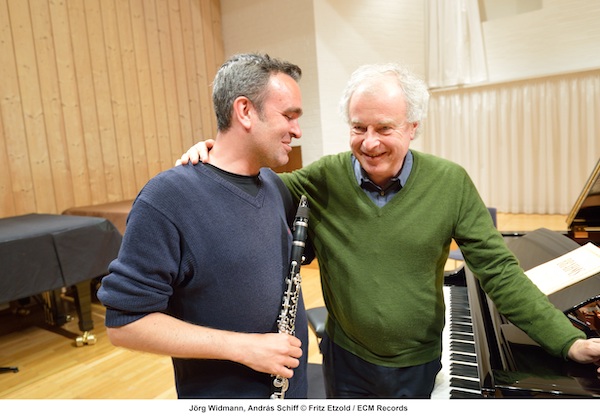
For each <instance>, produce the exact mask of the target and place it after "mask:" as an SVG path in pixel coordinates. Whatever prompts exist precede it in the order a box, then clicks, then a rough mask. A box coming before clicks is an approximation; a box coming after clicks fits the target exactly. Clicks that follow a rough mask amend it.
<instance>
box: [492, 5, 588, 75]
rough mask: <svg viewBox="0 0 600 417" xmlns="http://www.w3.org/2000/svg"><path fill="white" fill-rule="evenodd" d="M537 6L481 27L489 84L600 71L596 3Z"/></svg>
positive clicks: (493, 20) (494, 20)
mask: <svg viewBox="0 0 600 417" xmlns="http://www.w3.org/2000/svg"><path fill="white" fill-rule="evenodd" d="M496 1H504V0H496ZM542 3H543V4H542V7H541V8H540V9H537V10H532V11H530V12H524V13H515V14H512V15H509V16H505V17H502V18H497V19H491V20H488V21H485V22H483V36H484V42H485V47H486V54H487V63H488V70H489V77H490V81H502V80H513V79H520V78H530V77H536V76H540V75H551V74H560V73H565V72H570V71H578V70H584V69H591V68H598V67H600V1H597V0H591V1H590V0H544V1H543V2H542Z"/></svg>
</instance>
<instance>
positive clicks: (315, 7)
mask: <svg viewBox="0 0 600 417" xmlns="http://www.w3.org/2000/svg"><path fill="white" fill-rule="evenodd" d="M425 1H426V0H369V1H366V0H221V8H222V18H223V39H224V43H225V52H226V54H231V53H234V52H241V51H254V50H261V51H265V52H269V53H271V54H272V55H274V56H278V57H281V58H285V59H288V60H290V61H292V62H295V63H297V64H299V65H300V66H301V67H302V68H303V70H304V77H303V81H302V89H303V94H304V107H305V116H303V117H302V119H301V125H302V127H303V130H304V136H303V138H302V139H301V144H302V149H303V160H304V163H309V162H312V161H313V160H315V159H317V158H319V157H320V156H322V155H324V154H329V153H336V152H339V151H343V150H347V149H349V147H348V139H347V136H348V135H347V128H346V126H345V124H344V123H343V122H342V121H341V118H340V116H339V114H338V106H337V103H338V99H339V97H340V94H341V91H342V89H343V86H344V84H345V82H346V81H347V79H348V77H349V75H350V73H351V72H352V71H353V70H354V69H356V67H358V66H359V65H361V64H363V63H368V62H369V63H372V62H389V61H401V62H403V63H405V64H406V65H409V66H410V67H411V68H412V69H413V70H414V71H415V72H416V73H417V74H419V75H423V76H424V75H425V68H426V62H425V57H426V51H425V44H426V43H425V24H424V19H425V16H424V10H425ZM487 1H501V2H502V1H506V0H487ZM512 1H513V2H514V1H517V0H512ZM538 3H539V2H538ZM484 4H485V2H484ZM505 9H506V10H508V12H507V13H504V15H503V16H501V17H495V18H491V17H490V18H489V20H486V21H485V22H484V23H483V33H484V42H485V47H486V54H487V61H488V69H489V76H490V82H496V81H502V80H511V79H520V78H529V77H535V76H540V75H550V74H557V73H563V72H569V71H576V70H581V69H590V68H599V67H600V24H599V23H598V22H600V1H597V0H543V1H542V2H541V8H538V9H536V8H533V10H527V9H526V10H523V9H522V8H519V7H514V8H513V9H514V12H511V11H510V9H509V8H506V7H505ZM506 10H505V11H506ZM413 146H414V147H415V148H416V149H419V148H420V145H419V140H417V141H415V142H414V145H413ZM516 157H518V155H517V156H516Z"/></svg>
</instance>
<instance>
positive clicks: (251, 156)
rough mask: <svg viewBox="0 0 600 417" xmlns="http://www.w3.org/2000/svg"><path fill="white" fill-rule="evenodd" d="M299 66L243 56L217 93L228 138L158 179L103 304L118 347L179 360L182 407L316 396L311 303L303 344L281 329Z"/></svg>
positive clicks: (140, 207) (143, 201)
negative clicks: (188, 401) (282, 386)
mask: <svg viewBox="0 0 600 417" xmlns="http://www.w3.org/2000/svg"><path fill="white" fill-rule="evenodd" d="M300 76H301V70H300V68H299V67H297V66H296V65H294V64H291V63H288V62H283V61H280V60H276V59H272V58H270V57H269V56H267V55H258V54H243V55H237V56H234V57H232V58H231V59H229V60H228V61H227V62H225V63H224V64H223V65H222V66H221V68H220V69H219V71H218V73H217V75H216V77H215V80H214V84H213V102H214V107H215V112H216V115H217V124H218V133H217V137H216V142H215V146H214V148H213V150H212V152H211V155H210V160H209V161H208V163H205V164H199V165H196V166H193V165H188V166H178V167H175V168H172V169H170V170H168V171H165V172H162V173H160V174H159V175H157V176H156V177H155V178H153V179H151V180H150V181H149V182H148V184H146V186H145V187H144V188H143V189H142V190H141V192H140V193H139V195H138V197H137V198H136V201H135V203H134V204H133V207H132V210H131V212H130V215H129V218H128V223H127V232H126V233H125V235H124V238H123V244H122V247H121V250H120V252H119V256H118V258H117V259H116V260H115V261H113V262H112V263H111V265H110V268H109V272H110V274H109V275H108V276H106V277H105V278H104V279H103V280H102V286H101V288H100V290H99V292H98V298H99V299H100V301H101V302H102V303H103V304H104V305H105V306H106V308H107V311H106V326H107V333H108V336H109V338H110V340H111V342H112V343H113V344H114V345H116V346H122V347H125V348H129V349H134V350H140V351H145V352H151V353H155V354H162V355H169V356H171V357H172V358H173V366H174V371H175V381H176V387H177V393H178V396H179V398H268V397H269V396H270V394H271V390H272V380H273V375H279V376H281V377H283V378H287V379H288V382H289V388H288V390H287V392H286V394H285V397H286V398H305V397H306V395H307V380H306V366H307V365H306V363H307V360H306V358H307V347H308V330H307V325H306V314H305V310H304V304H303V301H302V298H300V301H299V303H298V313H297V318H296V333H295V336H292V335H289V334H285V333H278V332H277V318H278V315H279V313H280V310H281V301H282V296H283V290H284V278H285V277H286V275H287V271H288V270H289V263H290V251H291V245H292V235H291V231H290V227H289V225H290V224H291V221H292V220H293V215H294V208H293V207H291V197H290V195H289V192H288V190H287V188H286V187H285V186H284V185H283V183H282V182H281V180H280V179H279V178H278V177H277V175H276V174H275V173H274V172H273V171H271V170H270V169H268V168H263V167H277V166H281V165H284V164H285V163H287V162H288V153H289V152H290V151H291V147H290V142H291V140H292V139H293V138H299V137H300V136H301V134H302V132H301V130H300V127H299V124H298V118H299V117H300V116H301V114H302V101H301V93H300V88H299V86H298V80H299V78H300Z"/></svg>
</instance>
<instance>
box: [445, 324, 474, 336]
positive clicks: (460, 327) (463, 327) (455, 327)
mask: <svg viewBox="0 0 600 417" xmlns="http://www.w3.org/2000/svg"><path fill="white" fill-rule="evenodd" d="M450 330H452V331H455V332H462V333H471V334H473V326H472V325H470V324H467V323H452V324H451V325H450Z"/></svg>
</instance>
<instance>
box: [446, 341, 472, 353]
mask: <svg viewBox="0 0 600 417" xmlns="http://www.w3.org/2000/svg"><path fill="white" fill-rule="evenodd" d="M450 350H451V351H453V352H467V353H475V345H474V344H472V343H466V342H459V341H454V340H451V341H450Z"/></svg>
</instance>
